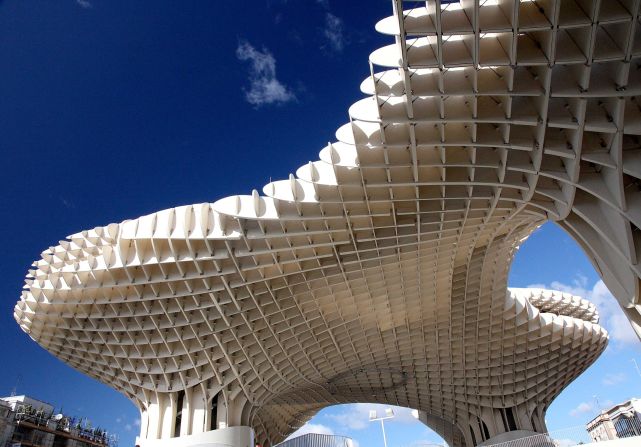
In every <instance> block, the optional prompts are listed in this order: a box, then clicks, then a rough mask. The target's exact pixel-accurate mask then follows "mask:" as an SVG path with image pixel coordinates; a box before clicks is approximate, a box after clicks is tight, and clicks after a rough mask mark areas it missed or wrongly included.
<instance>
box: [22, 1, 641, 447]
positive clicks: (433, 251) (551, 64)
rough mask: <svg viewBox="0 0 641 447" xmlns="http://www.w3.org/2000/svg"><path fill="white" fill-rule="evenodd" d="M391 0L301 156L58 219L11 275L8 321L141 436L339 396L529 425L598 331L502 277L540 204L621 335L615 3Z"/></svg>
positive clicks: (632, 22)
mask: <svg viewBox="0 0 641 447" xmlns="http://www.w3.org/2000/svg"><path fill="white" fill-rule="evenodd" d="M615 5H616V7H615ZM392 9H393V15H392V16H391V17H388V18H386V19H383V20H381V21H380V22H379V23H378V24H377V25H376V29H377V31H379V32H380V33H383V34H385V35H389V36H390V41H391V44H390V45H389V46H386V47H383V48H380V49H378V50H376V51H374V52H373V53H372V54H371V55H370V58H369V61H370V68H371V76H370V77H368V78H367V79H365V80H364V81H363V83H362V84H361V90H362V92H363V93H364V94H365V97H364V99H362V100H360V101H358V102H356V103H355V104H353V105H352V106H351V107H350V109H349V122H348V123H347V124H345V125H344V126H342V127H340V128H339V129H338V130H337V131H336V138H335V140H334V141H333V142H331V143H329V144H328V145H327V146H326V147H325V148H323V149H322V150H321V151H320V160H318V161H315V162H310V163H309V164H306V165H304V166H302V167H301V168H300V169H299V170H298V171H297V172H296V175H295V176H294V175H291V176H290V177H289V178H288V179H284V180H280V181H275V182H272V183H270V184H268V185H266V186H265V187H264V189H263V192H262V194H261V193H259V192H257V191H253V192H252V193H251V194H249V195H238V196H232V197H226V198H223V199H221V200H218V201H216V202H214V203H203V204H195V205H190V206H181V207H177V208H172V209H168V210H163V211H159V212H157V213H154V214H150V215H147V216H143V217H140V218H137V219H134V220H128V221H125V222H122V223H120V224H110V225H107V226H104V227H98V228H94V229H92V230H87V231H83V232H81V233H78V234H74V235H71V236H69V237H68V239H67V240H65V241H62V242H60V245H58V246H56V247H52V248H50V249H48V250H46V251H44V252H43V253H42V259H40V260H38V261H36V262H35V263H34V266H33V269H32V270H30V271H29V274H28V276H27V280H26V286H25V289H24V291H23V293H22V296H21V298H20V300H19V301H18V303H17V304H16V306H15V319H16V321H17V322H18V324H19V325H20V326H21V328H22V329H23V330H24V331H25V332H26V333H27V334H29V336H30V337H31V338H32V339H34V340H35V341H36V342H37V343H39V344H40V345H41V346H43V347H44V348H45V349H47V350H48V351H50V352H51V353H53V354H54V355H55V356H57V357H58V358H60V359H62V360H63V361H65V362H66V363H68V364H69V365H71V366H73V367H74V368H76V369H78V370H80V371H83V372H85V373H86V374H88V375H90V376H91V377H94V378H96V379H98V380H100V381H101V382H104V383H106V384H109V385H110V386H112V387H113V388H115V389H117V390H118V391H120V392H122V393H123V394H125V395H126V396H128V397H129V398H130V399H131V400H132V401H133V402H134V403H135V404H136V406H137V407H138V408H139V409H140V411H141V421H142V424H141V425H142V426H141V433H140V439H139V441H140V444H141V446H142V447H154V446H169V445H192V444H194V443H202V442H204V441H203V440H209V441H211V442H213V441H212V440H216V439H219V438H217V437H216V436H218V435H217V433H224V432H226V431H227V432H228V431H229V430H230V429H234V428H237V429H238V430H240V431H238V430H237V431H236V432H235V433H236V434H235V435H234V436H235V438H233V439H234V441H233V442H234V443H235V444H234V445H239V446H240V445H243V446H245V445H246V446H247V447H249V446H250V444H251V443H252V442H253V440H252V439H251V437H252V436H254V434H255V440H256V442H257V443H260V444H262V445H266V446H269V445H274V444H276V443H278V442H280V441H282V440H283V439H284V438H285V437H287V436H288V435H289V434H290V433H292V432H293V431H294V430H295V429H296V428H298V427H300V426H301V425H302V424H304V423H305V422H306V421H307V420H309V418H311V417H312V416H313V415H314V414H315V413H316V412H318V411H319V410H320V409H322V408H324V407H326V406H329V405H333V404H337V403H347V402H380V403H389V404H393V405H401V406H405V407H410V408H415V409H417V410H418V411H419V418H420V420H421V421H422V422H424V423H425V424H427V425H428V426H430V427H431V428H433V429H434V430H435V431H437V432H438V433H439V434H441V436H443V438H444V439H445V440H446V441H447V442H448V443H449V444H450V445H451V446H453V447H454V446H456V447H458V446H461V447H463V446H467V447H472V446H474V445H477V444H479V443H482V442H487V441H488V440H490V441H491V440H492V439H496V437H497V436H505V434H506V433H507V434H508V435H509V434H513V437H518V436H522V435H524V434H528V433H532V432H545V431H546V427H545V412H546V410H547V408H548V406H549V405H550V403H551V402H552V400H553V399H554V398H555V397H556V396H557V395H558V394H559V393H560V392H561V390H562V389H563V388H564V387H565V386H567V385H568V384H569V383H570V382H571V381H572V380H573V379H574V378H576V377H577V376H578V375H579V374H581V372H583V371H584V370H585V369H586V368H587V367H588V366H589V365H590V364H591V363H592V362H593V361H594V360H595V359H596V358H597V357H598V356H599V354H600V353H601V352H603V350H604V349H605V347H606V344H607V338H608V336H607V333H606V331H605V330H604V329H603V328H602V327H601V326H600V325H599V324H598V314H597V312H596V309H595V307H594V306H593V305H592V304H591V303H589V302H588V301H586V300H584V299H582V298H580V297H576V296H572V295H568V294H565V293H561V292H555V291H548V290H541V289H510V290H508V289H507V275H508V270H509V267H510V263H511V261H512V259H513V256H514V254H515V251H516V250H517V248H518V246H519V245H520V244H521V243H522V242H523V241H524V240H525V239H526V238H527V237H528V235H529V234H530V233H531V232H532V231H534V230H535V229H536V228H537V227H539V226H540V225H541V224H543V223H545V222H547V221H553V222H555V223H557V224H558V225H559V226H561V227H562V228H563V229H564V230H565V231H567V233H569V234H570V235H571V236H572V237H573V238H574V239H575V240H576V241H577V242H578V243H579V244H580V245H581V247H582V248H583V249H584V251H585V253H586V255H587V256H588V258H589V259H590V261H591V262H592V263H593V265H594V266H595V268H596V270H597V272H599V274H600V275H601V277H602V279H603V281H604V282H605V284H606V285H607V287H608V288H609V289H610V290H611V291H612V293H613V295H614V296H615V297H616V298H617V300H618V301H619V303H620V305H621V308H622V309H623V310H624V312H625V314H626V315H627V317H628V319H629V320H630V323H631V325H632V326H633V328H634V330H635V331H636V332H637V334H639V335H641V306H640V304H641V303H640V300H641V296H640V295H641V293H640V288H641V283H640V277H641V264H640V262H639V257H640V256H641V231H640V230H639V228H641V194H640V189H641V180H640V179H641V144H640V138H641V96H640V95H641V23H640V2H639V1H638V0H620V1H616V2H606V1H598V0H548V1H538V0H537V1H536V2H534V1H523V0H521V1H519V0H487V1H480V2H479V1H469V0H468V1H466V0H461V1H460V3H459V2H439V1H428V2H403V1H402V0H394V1H392ZM243 427H245V428H244V429H243ZM212 430H215V431H212ZM243 430H244V431H243ZM208 436H209V437H208ZM230 439H231V438H230ZM194 440H196V441H194Z"/></svg>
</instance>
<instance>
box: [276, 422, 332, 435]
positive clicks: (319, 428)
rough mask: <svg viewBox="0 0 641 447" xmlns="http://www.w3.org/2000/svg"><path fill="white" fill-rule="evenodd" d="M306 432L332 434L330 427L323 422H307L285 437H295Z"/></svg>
mask: <svg viewBox="0 0 641 447" xmlns="http://www.w3.org/2000/svg"><path fill="white" fill-rule="evenodd" d="M308 433H318V434H321V435H333V434H334V430H332V429H331V428H330V427H328V426H326V425H323V424H310V423H307V424H305V425H303V426H302V427H301V428H299V429H298V430H296V431H295V432H294V433H292V434H291V435H289V436H288V437H287V439H292V438H297V437H299V436H303V435H306V434H308Z"/></svg>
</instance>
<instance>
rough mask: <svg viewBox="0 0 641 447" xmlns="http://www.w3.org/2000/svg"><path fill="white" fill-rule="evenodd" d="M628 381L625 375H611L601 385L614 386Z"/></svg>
mask: <svg viewBox="0 0 641 447" xmlns="http://www.w3.org/2000/svg"><path fill="white" fill-rule="evenodd" d="M626 379H627V376H626V375H625V373H610V374H606V375H605V377H604V378H603V380H601V383H602V384H603V385H605V386H614V385H618V384H620V383H623V382H625V381H626Z"/></svg>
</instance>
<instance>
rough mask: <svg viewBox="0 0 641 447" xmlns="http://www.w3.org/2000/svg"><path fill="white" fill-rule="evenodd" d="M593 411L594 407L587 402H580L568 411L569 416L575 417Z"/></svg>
mask: <svg viewBox="0 0 641 447" xmlns="http://www.w3.org/2000/svg"><path fill="white" fill-rule="evenodd" d="M592 410H594V405H593V404H591V403H588V402H581V403H580V404H579V405H577V406H576V407H575V408H573V409H572V410H570V416H572V417H577V416H579V415H581V414H585V413H591V412H592Z"/></svg>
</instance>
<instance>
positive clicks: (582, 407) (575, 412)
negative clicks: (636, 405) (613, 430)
mask: <svg viewBox="0 0 641 447" xmlns="http://www.w3.org/2000/svg"><path fill="white" fill-rule="evenodd" d="M612 405H614V403H613V402H612V401H611V400H609V399H608V400H606V401H603V402H600V403H599V406H598V407H597V406H596V405H595V404H594V403H591V402H581V403H580V404H579V405H577V406H576V407H574V408H573V409H572V410H570V416H572V417H577V416H581V415H583V414H589V413H596V412H598V411H601V410H602V409H604V408H607V407H611V406H612Z"/></svg>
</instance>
